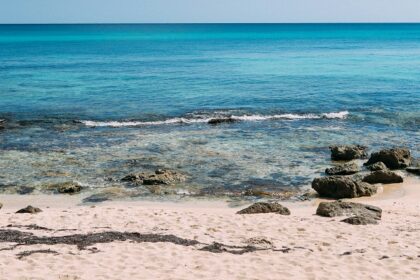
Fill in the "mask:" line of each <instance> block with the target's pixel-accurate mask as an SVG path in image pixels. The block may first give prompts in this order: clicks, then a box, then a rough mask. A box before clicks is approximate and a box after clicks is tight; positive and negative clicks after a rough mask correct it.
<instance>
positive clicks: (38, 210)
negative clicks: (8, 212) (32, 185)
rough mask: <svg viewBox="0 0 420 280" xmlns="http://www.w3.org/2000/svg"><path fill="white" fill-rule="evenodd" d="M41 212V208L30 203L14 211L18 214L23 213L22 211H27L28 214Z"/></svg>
mask: <svg viewBox="0 0 420 280" xmlns="http://www.w3.org/2000/svg"><path fill="white" fill-rule="evenodd" d="M39 212H42V210H41V209H39V208H37V207H32V206H31V205H29V206H26V207H25V208H22V209H20V210H18V211H17V212H16V213H19V214H23V213H28V214H36V213H39Z"/></svg>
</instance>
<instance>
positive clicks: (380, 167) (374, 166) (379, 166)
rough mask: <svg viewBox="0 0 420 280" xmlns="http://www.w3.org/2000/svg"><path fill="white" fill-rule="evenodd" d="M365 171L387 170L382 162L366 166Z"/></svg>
mask: <svg viewBox="0 0 420 280" xmlns="http://www.w3.org/2000/svg"><path fill="white" fill-rule="evenodd" d="M367 169H369V170H370V171H379V170H388V168H387V167H386V165H385V163H383V162H382V161H378V162H376V163H374V164H372V165H368V166H367Z"/></svg>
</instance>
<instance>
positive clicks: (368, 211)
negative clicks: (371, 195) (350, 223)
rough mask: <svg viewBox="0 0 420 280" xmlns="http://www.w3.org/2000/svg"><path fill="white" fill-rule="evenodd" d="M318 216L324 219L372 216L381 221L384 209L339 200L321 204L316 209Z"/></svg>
mask: <svg viewBox="0 0 420 280" xmlns="http://www.w3.org/2000/svg"><path fill="white" fill-rule="evenodd" d="M316 214H317V215H319V216H323V217H337V216H370V217H373V218H375V219H378V220H379V219H381V216H382V209H381V208H379V207H376V206H373V205H368V204H362V203H356V202H346V201H342V200H338V201H333V202H321V203H320V204H319V205H318V208H317V209H316Z"/></svg>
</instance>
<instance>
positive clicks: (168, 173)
mask: <svg viewBox="0 0 420 280" xmlns="http://www.w3.org/2000/svg"><path fill="white" fill-rule="evenodd" d="M186 179H187V176H186V175H184V174H182V173H180V172H177V171H173V170H167V169H157V170H156V171H155V172H154V173H138V174H129V175H127V176H125V177H124V178H122V179H121V180H122V181H128V182H135V183H140V184H143V185H170V184H175V183H180V182H183V181H185V180H186Z"/></svg>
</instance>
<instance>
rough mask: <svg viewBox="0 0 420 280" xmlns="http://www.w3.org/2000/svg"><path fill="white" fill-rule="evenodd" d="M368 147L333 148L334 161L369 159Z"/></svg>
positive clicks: (346, 146)
mask: <svg viewBox="0 0 420 280" xmlns="http://www.w3.org/2000/svg"><path fill="white" fill-rule="evenodd" d="M366 149H367V147H365V146H360V145H341V146H331V147H330V150H331V159H332V160H353V159H361V158H367V152H366Z"/></svg>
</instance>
